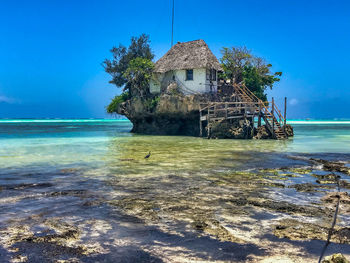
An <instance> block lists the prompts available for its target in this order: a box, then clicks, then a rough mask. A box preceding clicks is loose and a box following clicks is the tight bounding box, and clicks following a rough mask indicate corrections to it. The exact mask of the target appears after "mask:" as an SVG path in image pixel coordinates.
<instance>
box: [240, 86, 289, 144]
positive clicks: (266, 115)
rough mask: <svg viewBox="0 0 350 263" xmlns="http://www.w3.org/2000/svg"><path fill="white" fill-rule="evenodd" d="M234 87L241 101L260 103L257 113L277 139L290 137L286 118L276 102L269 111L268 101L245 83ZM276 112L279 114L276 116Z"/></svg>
mask: <svg viewBox="0 0 350 263" xmlns="http://www.w3.org/2000/svg"><path fill="white" fill-rule="evenodd" d="M234 89H235V92H236V94H237V96H238V98H239V99H240V100H241V101H244V102H256V103H258V105H259V109H258V110H256V111H257V112H256V113H258V114H259V115H260V116H261V117H262V118H263V119H264V121H265V124H266V127H267V128H268V129H269V131H270V132H271V134H272V135H273V136H274V137H275V139H277V140H283V139H288V136H287V134H286V132H285V130H284V127H283V123H285V119H284V118H283V116H282V114H281V112H280V110H279V109H278V108H277V106H276V104H275V103H274V102H272V105H271V111H269V109H268V107H267V106H266V103H264V102H263V101H262V100H261V99H259V98H258V97H257V96H256V95H255V94H254V93H253V92H251V91H250V90H249V89H248V88H247V87H246V86H245V85H238V84H235V85H234ZM275 114H276V115H277V116H275Z"/></svg>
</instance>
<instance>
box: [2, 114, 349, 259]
mask: <svg viewBox="0 0 350 263" xmlns="http://www.w3.org/2000/svg"><path fill="white" fill-rule="evenodd" d="M289 123H290V124H291V125H293V127H294V133H295V136H294V137H293V138H290V139H288V140H286V141H276V140H207V139H203V138H194V137H184V136H150V135H136V134H131V133H130V132H129V131H130V130H131V127H132V124H131V123H130V122H129V121H127V120H104V119H83V120H73V119H72V120H66V119H64V120H60V119H50V120H41V119H40V120H31V119H24V120H17V119H16V120H15V119H2V120H0V211H1V212H0V213H1V216H0V236H2V237H0V258H1V260H0V261H1V262H12V261H13V260H14V259H21V260H22V259H23V260H24V259H25V260H27V261H28V262H55V260H56V261H57V260H68V261H67V262H118V261H121V262H140V261H142V262H153V261H155V262H179V261H180V262H182V261H188V262H189V261H234V262H260V261H262V260H265V259H266V258H275V259H276V262H277V259H278V258H279V259H281V260H283V259H285V260H287V261H283V262H299V261H298V260H301V259H303V260H304V261H303V262H309V261H308V260H310V262H314V261H315V259H317V256H318V255H319V252H320V249H321V247H322V244H323V243H324V242H323V241H321V240H315V241H310V240H309V241H306V240H299V241H289V240H287V239H279V238H277V237H275V236H274V237H273V235H272V233H273V230H271V229H272V225H273V223H276V222H278V220H281V219H285V218H289V217H290V218H294V219H300V220H301V221H305V222H306V221H310V222H313V223H314V222H316V221H317V220H318V219H319V218H313V217H312V215H309V216H308V215H305V214H302V215H300V214H293V213H292V214H291V213H288V212H286V213H284V212H281V211H274V210H273V209H272V210H271V208H266V207H264V206H262V207H260V206H256V205H249V203H248V204H247V206H244V208H241V210H240V211H237V204H236V203H235V202H236V201H235V202H233V201H232V198H237V196H244V197H246V198H248V199H249V198H260V199H261V198H268V200H270V201H271V202H275V203H276V202H282V201H283V202H289V203H291V204H293V205H308V206H317V207H318V206H322V202H321V201H320V200H321V198H322V196H324V195H325V194H326V193H328V192H331V191H333V190H334V189H333V188H334V187H333V186H332V185H331V184H330V185H329V187H328V186H327V187H323V188H322V189H319V190H317V191H314V192H300V191H297V190H296V189H295V188H293V187H289V186H292V185H295V184H306V183H311V184H316V178H315V174H325V172H324V171H323V170H322V169H321V168H320V167H318V166H317V165H315V164H312V163H310V161H309V159H310V158H318V159H324V160H332V161H335V160H337V161H341V162H344V163H346V166H348V165H349V163H350V120H341V121H334V120H290V121H289ZM149 152H151V157H150V158H149V159H144V156H145V155H147V154H148V153H149ZM286 167H287V168H286ZM277 168H278V169H280V168H283V169H284V170H283V173H282V172H281V171H279V170H275V171H272V170H273V169H277ZM293 169H294V170H293ZM298 169H299V170H298ZM302 169H306V170H307V172H305V171H303V170H302ZM264 171H265V172H264ZM298 171H299V172H298ZM286 174H288V175H289V176H285V175H286ZM341 178H342V180H344V181H345V182H348V181H349V179H350V176H346V175H344V174H341ZM254 182H256V183H254ZM316 185H317V184H316ZM344 191H345V192H346V191H348V189H345V190H344ZM247 193H249V194H251V195H249V197H247V196H246V195H247ZM256 193H259V196H255V195H254V194H256ZM260 199H259V200H260ZM230 200H231V201H230ZM249 200H250V199H249ZM254 200H255V199H254ZM261 200H262V199H261ZM270 201H269V202H270ZM232 202H233V203H232ZM234 204H236V205H234ZM327 220H328V219H327ZM327 220H326V221H325V220H323V221H322V224H323V223H324V224H325V226H327V223H329V222H328V221H327ZM339 225H341V226H343V227H347V226H349V225H348V223H347V217H346V213H344V214H343V215H341V216H340V220H339ZM193 226H194V227H193ZM72 229H73V230H74V231H75V232H74V231H73V230H72ZM45 231H46V232H45ZM67 231H68V232H67ZM69 231H73V232H74V234H71V235H70V236H69V235H68V237H67V236H64V234H65V233H73V232H69ZM48 235H49V237H50V238H51V239H50V238H47V236H48ZM230 235H232V236H234V237H235V238H236V239H234V238H233V237H230ZM42 237H45V238H46V239H45V238H42ZM53 237H54V238H53ZM28 240H29V241H28ZM282 250H283V251H285V252H283V253H282ZM339 250H341V252H342V253H345V254H347V253H349V251H350V249H349V245H346V244H343V245H341V244H333V246H331V247H330V248H329V253H331V252H337V251H339ZM43 251H44V252H43ZM50 251H55V253H54V252H52V253H51V252H50ZM69 260H76V261H69ZM288 260H290V261H288ZM293 260H294V261H293ZM17 262H20V261H17ZM22 262H25V261H22ZM62 262H64V261H62ZM266 262H268V261H266ZM269 262H270V261H269ZM271 262H274V261H271Z"/></svg>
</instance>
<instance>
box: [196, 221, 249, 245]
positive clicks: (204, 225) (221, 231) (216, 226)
mask: <svg viewBox="0 0 350 263" xmlns="http://www.w3.org/2000/svg"><path fill="white" fill-rule="evenodd" d="M191 225H192V226H193V227H194V228H195V229H196V230H198V231H203V232H205V233H207V234H209V235H211V236H214V237H215V238H218V239H219V240H221V241H229V242H235V243H245V242H244V241H243V240H242V239H240V238H238V237H236V236H234V235H233V234H232V233H231V232H230V231H229V230H228V229H226V228H225V227H224V226H223V225H221V224H220V222H218V221H217V220H214V219H207V221H202V220H195V221H194V222H193V223H192V224H191Z"/></svg>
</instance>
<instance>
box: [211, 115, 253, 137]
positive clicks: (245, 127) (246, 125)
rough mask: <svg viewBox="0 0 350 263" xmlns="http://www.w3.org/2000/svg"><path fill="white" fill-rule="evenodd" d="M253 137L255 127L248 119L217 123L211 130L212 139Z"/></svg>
mask: <svg viewBox="0 0 350 263" xmlns="http://www.w3.org/2000/svg"><path fill="white" fill-rule="evenodd" d="M252 137H253V127H252V125H251V122H250V121H249V120H248V119H245V120H239V121H237V120H230V121H223V122H217V123H213V124H212V126H211V128H210V138H213V139H251V138H252Z"/></svg>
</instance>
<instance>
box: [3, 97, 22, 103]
mask: <svg viewBox="0 0 350 263" xmlns="http://www.w3.org/2000/svg"><path fill="white" fill-rule="evenodd" d="M2 102H3V103H8V104H15V103H19V101H18V100H17V99H14V98H10V97H7V96H4V95H0V103H2Z"/></svg>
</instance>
